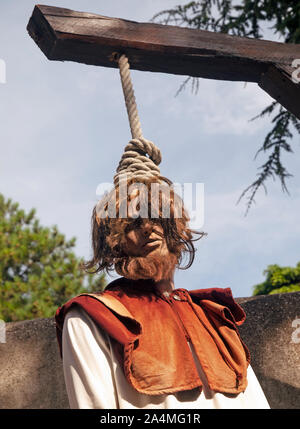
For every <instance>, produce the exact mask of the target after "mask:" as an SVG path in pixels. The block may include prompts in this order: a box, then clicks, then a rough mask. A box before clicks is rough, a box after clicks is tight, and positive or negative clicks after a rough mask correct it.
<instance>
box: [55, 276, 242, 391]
mask: <svg viewBox="0 0 300 429" xmlns="http://www.w3.org/2000/svg"><path fill="white" fill-rule="evenodd" d="M74 305H77V306H80V307H81V308H83V309H84V310H85V311H86V312H87V313H88V314H89V316H90V317H91V318H92V319H93V321H94V322H95V323H96V324H97V325H98V326H99V327H100V328H101V329H104V330H105V331H106V332H107V333H108V335H109V336H110V338H111V340H112V344H113V347H114V351H115V352H116V353H117V356H118V359H119V362H120V364H121V365H122V368H123V371H124V374H125V376H126V379H127V380H128V382H129V383H130V384H131V385H132V386H133V388H134V389H136V390H137V391H138V392H140V393H145V394H148V395H159V394H165V393H166V394H167V393H175V392H178V391H183V390H190V389H194V388H196V387H201V386H202V383H201V380H200V378H199V375H198V372H197V369H196V366H195V362H194V359H193V357H192V353H191V350H190V348H189V345H188V341H190V342H191V343H192V345H193V347H194V350H195V352H196V355H197V357H198V359H199V361H200V364H201V366H202V369H203V371H204V373H205V375H206V378H207V382H208V384H209V386H210V388H211V389H212V390H214V391H217V392H224V393H233V394H237V393H239V392H242V391H244V390H245V389H246V386H247V367H248V365H249V362H250V354H249V351H248V348H247V347H246V345H245V344H244V343H243V341H242V340H241V338H240V335H239V332H238V329H237V326H239V325H241V324H242V323H243V322H244V320H245V313H244V311H243V309H242V307H240V306H239V305H238V304H237V303H236V302H235V301H234V299H233V297H232V293H231V289H230V288H226V289H221V288H213V289H199V290H193V291H189V292H188V291H187V290H185V289H175V290H174V291H172V293H170V294H169V296H165V295H164V294H159V293H157V292H156V291H155V289H154V288H153V284H152V281H151V280H137V281H133V280H128V279H126V278H124V277H121V278H118V279H116V280H114V281H113V282H111V283H110V284H109V285H108V286H107V287H106V289H105V291H104V292H100V293H97V294H81V295H79V296H77V297H75V298H73V299H71V300H69V301H68V302H67V303H65V304H64V305H63V306H62V307H60V308H58V309H57V312H56V315H55V320H56V332H57V339H58V344H59V348H60V353H61V356H62V357H63V350H62V329H63V322H64V318H65V315H66V314H67V312H68V311H69V309H70V308H71V307H73V306H74Z"/></svg>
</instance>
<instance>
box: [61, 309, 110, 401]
mask: <svg viewBox="0 0 300 429" xmlns="http://www.w3.org/2000/svg"><path fill="white" fill-rule="evenodd" d="M62 354H63V356H62V359H63V371H64V377H65V384H66V389H67V394H68V398H69V404H70V408H72V409H78V408H80V409H81V408H98V409H108V408H111V409H115V408H118V404H117V402H118V400H117V394H116V389H115V385H114V379H113V372H112V366H111V354H110V348H109V342H108V339H107V335H106V334H105V332H103V331H101V330H100V329H99V328H97V327H96V325H95V324H94V323H93V321H92V320H91V318H90V317H89V315H88V314H87V313H86V312H85V311H84V310H82V309H80V308H78V307H76V308H72V309H70V311H69V312H68V313H67V315H66V318H65V321H64V326H63V333H62Z"/></svg>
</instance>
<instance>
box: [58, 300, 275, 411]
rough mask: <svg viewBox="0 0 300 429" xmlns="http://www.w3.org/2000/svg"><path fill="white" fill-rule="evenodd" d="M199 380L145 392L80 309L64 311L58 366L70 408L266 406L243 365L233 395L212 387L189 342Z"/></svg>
mask: <svg viewBox="0 0 300 429" xmlns="http://www.w3.org/2000/svg"><path fill="white" fill-rule="evenodd" d="M190 348H191V353H192V354H193V357H194V359H195V363H196V366H197V369H198V372H199V377H200V379H201V381H202V384H203V389H202V391H200V389H199V388H196V389H193V390H187V391H183V392H178V393H175V394H164V395H155V396H153V395H146V394H142V393H139V392H137V391H136V390H135V389H134V388H133V387H132V386H131V385H130V384H129V383H128V381H127V380H126V378H125V375H124V373H123V371H122V368H120V366H119V363H118V361H117V359H116V357H115V356H114V352H113V349H112V347H111V343H110V339H109V336H108V335H107V334H106V333H105V332H104V331H102V330H100V329H99V328H98V327H97V326H96V324H95V323H94V322H93V320H92V319H91V318H90V316H89V315H88V314H87V313H86V312H85V311H84V310H83V309H81V308H79V307H76V308H72V309H71V310H70V311H69V312H68V313H67V315H66V318H65V322H64V327H63V335H62V350H63V370H64V377H65V384H66V389H67V394H68V398H69V404H70V408H72V409H78V408H80V409H82V408H85V409H87V408H89V409H91V408H95V409H134V408H156V409H199V410H200V409H220V408H229V409H238V408H248V409H249V408H251V409H254V408H256V409H257V408H270V406H269V404H268V402H267V399H266V397H265V395H264V393H263V391H262V388H261V386H260V384H259V382H258V380H257V378H256V376H255V374H254V372H253V369H252V368H251V366H249V367H248V373H247V379H248V386H247V388H246V390H245V392H242V393H239V394H238V395H232V394H224V393H219V392H214V391H211V390H210V388H209V386H208V384H207V382H206V378H205V374H204V373H203V371H202V368H201V366H200V362H199V360H198V359H197V357H196V355H195V354H194V351H193V347H192V346H190Z"/></svg>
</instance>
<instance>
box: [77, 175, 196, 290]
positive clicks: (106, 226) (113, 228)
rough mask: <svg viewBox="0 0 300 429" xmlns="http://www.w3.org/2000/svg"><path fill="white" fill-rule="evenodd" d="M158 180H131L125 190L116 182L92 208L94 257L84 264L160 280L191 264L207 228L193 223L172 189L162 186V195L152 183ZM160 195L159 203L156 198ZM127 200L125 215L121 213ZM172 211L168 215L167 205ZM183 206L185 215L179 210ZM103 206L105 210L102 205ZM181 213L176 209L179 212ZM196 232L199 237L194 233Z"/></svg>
mask: <svg viewBox="0 0 300 429" xmlns="http://www.w3.org/2000/svg"><path fill="white" fill-rule="evenodd" d="M158 183H159V182H158V181H157V180H156V179H155V178H153V179H151V180H149V179H148V180H146V179H144V180H139V182H138V184H141V185H142V186H141V185H138V184H137V181H136V179H135V180H134V179H129V180H128V181H127V189H128V192H127V193H126V195H124V196H123V195H121V189H120V187H119V186H116V187H115V188H114V189H113V190H112V191H111V192H110V194H109V195H108V196H106V199H105V200H102V201H101V204H102V206H101V207H102V209H101V210H100V209H99V205H98V206H96V207H95V208H94V210H93V215H92V246H93V257H92V259H91V260H90V261H88V262H87V263H86V264H84V268H85V269H86V270H88V271H89V272H94V273H95V272H99V271H102V270H105V271H106V272H107V273H108V274H109V272H111V271H113V270H114V269H115V271H116V272H117V273H118V274H120V275H122V276H124V277H126V278H130V279H134V280H137V279H148V278H151V279H153V280H155V281H156V282H158V281H160V280H162V279H166V278H171V277H172V276H173V274H174V271H175V268H176V267H177V268H178V269H187V268H189V267H190V266H191V265H192V263H193V260H194V257H195V248H194V245H193V241H195V240H198V239H199V238H201V237H202V236H203V235H204V233H202V232H197V231H193V230H191V229H190V228H189V226H188V222H189V217H188V215H187V213H186V211H185V209H184V207H183V204H182V200H181V199H180V198H179V196H178V195H176V194H175V192H174V191H173V190H171V191H170V188H169V192H166V193H164V192H161V193H160V194H159V199H157V194H155V192H154V191H153V186H154V185H153V184H156V185H157V184H158ZM170 183H171V182H170ZM154 200H155V203H156V204H153V201H154ZM109 203H113V204H114V206H115V207H116V213H115V215H116V216H113V217H111V216H109V215H108V212H107V211H106V212H105V210H107V209H108V205H109ZM124 205H125V206H126V208H127V213H126V216H125V217H123V216H121V215H120V213H121V211H122V208H124ZM167 206H168V207H169V213H168V215H167V216H165V214H166V213H165V208H166V207H167ZM178 208H180V216H178V213H179V212H178V211H177V210H178ZM103 210H104V211H103ZM176 213H177V214H176ZM193 234H199V237H197V238H193ZM184 254H188V255H189V261H188V264H187V265H186V266H185V267H182V266H181V262H182V258H183V256H184Z"/></svg>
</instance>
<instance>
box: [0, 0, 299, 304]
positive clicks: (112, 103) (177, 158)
mask: <svg viewBox="0 0 300 429" xmlns="http://www.w3.org/2000/svg"><path fill="white" fill-rule="evenodd" d="M178 3H180V2H178V1H171V0H160V1H147V0H146V1H145V0H143V2H141V1H138V0H110V1H109V2H99V1H96V0H85V1H83V0H64V1H55V0H51V2H48V3H46V4H51V5H53V6H60V7H66V8H70V9H73V10H80V11H87V12H94V13H98V14H101V15H105V16H111V17H118V18H124V19H130V20H134V21H140V22H146V21H149V20H150V19H151V17H152V16H153V15H154V13H156V12H158V11H160V10H162V9H165V8H169V7H172V6H174V5H176V4H178ZM34 5H35V2H34V1H31V0H18V1H17V0H14V1H2V2H1V4H0V32H1V37H0V40H1V42H0V43H1V44H0V59H3V60H4V61H5V63H6V74H7V82H6V83H5V84H0V100H1V101H0V138H1V155H2V156H1V159H0V178H1V181H0V183H1V186H0V192H1V193H3V194H4V195H5V196H6V197H10V198H12V199H13V200H14V201H17V202H19V203H20V206H21V207H22V208H24V209H25V210H27V211H28V210H30V209H31V208H32V207H35V208H36V209H37V217H38V218H39V219H40V222H41V224H43V225H47V226H51V225H57V226H58V227H59V229H60V231H61V232H63V233H64V234H65V235H66V237H67V238H71V237H74V236H75V237H76V238H77V245H76V249H75V251H76V254H77V255H78V256H83V257H84V258H89V256H90V255H91V243H90V217H91V212H92V208H93V206H94V205H95V204H96V202H97V195H96V188H97V186H98V184H99V183H101V182H112V180H113V175H114V174H115V171H116V168H117V165H118V162H119V160H120V157H121V156H122V153H123V150H124V148H125V146H126V144H127V143H128V141H129V140H130V138H131V135H130V129H129V125H128V119H127V113H126V108H125V104H124V99H123V93H122V89H121V83H120V78H119V74H118V70H116V69H106V68H102V67H93V66H87V65H83V64H77V63H72V62H56V61H49V60H47V58H46V57H45V56H44V54H43V53H42V52H41V51H40V50H39V48H38V47H37V45H36V44H35V43H34V42H33V40H32V39H31V38H30V37H29V35H28V33H27V31H26V26H27V23H28V20H29V18H30V16H31V13H32V11H33V8H34ZM267 35H268V37H267V38H268V39H270V40H271V39H273V40H275V38H274V37H273V36H272V33H271V32H268V33H267ZM131 75H132V80H133V84H134V89H135V95H136V99H137V105H138V110H139V115H140V119H141V124H142V130H143V135H144V136H145V137H146V138H148V139H149V140H152V141H153V142H155V144H156V145H157V146H158V147H159V148H160V150H161V152H162V163H161V164H160V170H161V173H162V174H163V175H164V176H167V177H169V178H170V179H171V180H172V181H173V182H178V183H184V182H188V183H204V189H205V195H204V225H203V227H202V229H203V230H204V231H205V232H207V233H208V235H207V237H206V238H204V239H202V240H200V241H198V242H197V244H196V248H197V253H196V258H195V261H194V264H193V265H192V267H191V268H190V269H188V270H185V271H178V272H177V273H176V274H175V287H176V288H179V287H183V288H186V289H199V288H208V287H231V289H232V291H233V294H234V296H236V297H242V296H243V297H245V296H251V295H252V289H253V285H255V284H257V283H259V282H261V281H263V280H264V276H263V270H264V269H265V268H266V267H267V265H269V264H274V263H277V264H279V265H295V264H296V263H297V262H298V261H299V260H300V253H299V237H300V225H299V211H300V191H299V184H300V174H299V135H298V136H297V135H295V137H294V140H293V150H294V154H289V155H284V156H283V159H284V162H285V165H286V166H287V168H288V170H289V172H290V173H291V174H293V175H294V177H293V178H291V179H289V180H288V189H289V191H290V195H287V194H285V193H283V192H282V191H281V187H280V183H279V182H278V181H276V182H273V181H270V182H268V194H267V195H265V193H264V191H263V190H261V191H260V192H259V193H258V195H257V197H256V204H255V205H254V206H253V207H252V209H251V210H250V213H249V214H248V216H247V217H245V216H244V213H245V208H246V200H242V201H241V203H240V204H239V205H236V202H237V199H238V197H239V196H240V194H241V193H242V191H243V190H244V189H245V188H246V187H247V186H248V185H249V184H250V183H251V182H252V181H253V180H254V178H255V176H256V174H257V168H258V167H259V166H260V165H262V164H263V163H264V161H265V160H266V156H265V155H263V154H261V155H260V156H259V157H258V158H257V159H256V160H255V161H254V160H253V158H254V155H255V153H256V151H257V150H258V149H259V147H260V146H261V144H262V141H263V139H264V137H265V135H266V133H267V132H268V131H269V130H270V123H269V119H268V118H266V119H259V120H256V121H253V122H250V121H249V120H250V119H251V118H252V117H253V116H255V115H257V114H258V113H259V112H260V111H261V110H262V109H263V108H264V107H265V106H267V105H268V104H269V103H270V101H271V100H272V99H271V98H270V97H269V96H268V95H267V94H266V93H264V92H263V91H262V90H261V89H260V88H259V87H258V86H257V85H256V84H252V83H251V84H250V83H248V84H247V85H245V84H244V82H225V81H224V82H223V81H216V80H209V79H200V83H199V91H198V94H197V95H194V94H192V93H191V87H188V88H187V89H186V90H185V91H184V92H181V93H180V94H179V95H178V96H177V97H175V94H176V92H177V90H178V88H179V86H180V85H181V83H182V82H183V81H184V79H185V78H186V77H185V76H175V75H169V74H162V73H150V72H140V71H135V70H133V71H132V72H131ZM115 277H117V275H115V276H114V277H112V278H108V281H110V280H112V279H114V278H115Z"/></svg>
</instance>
